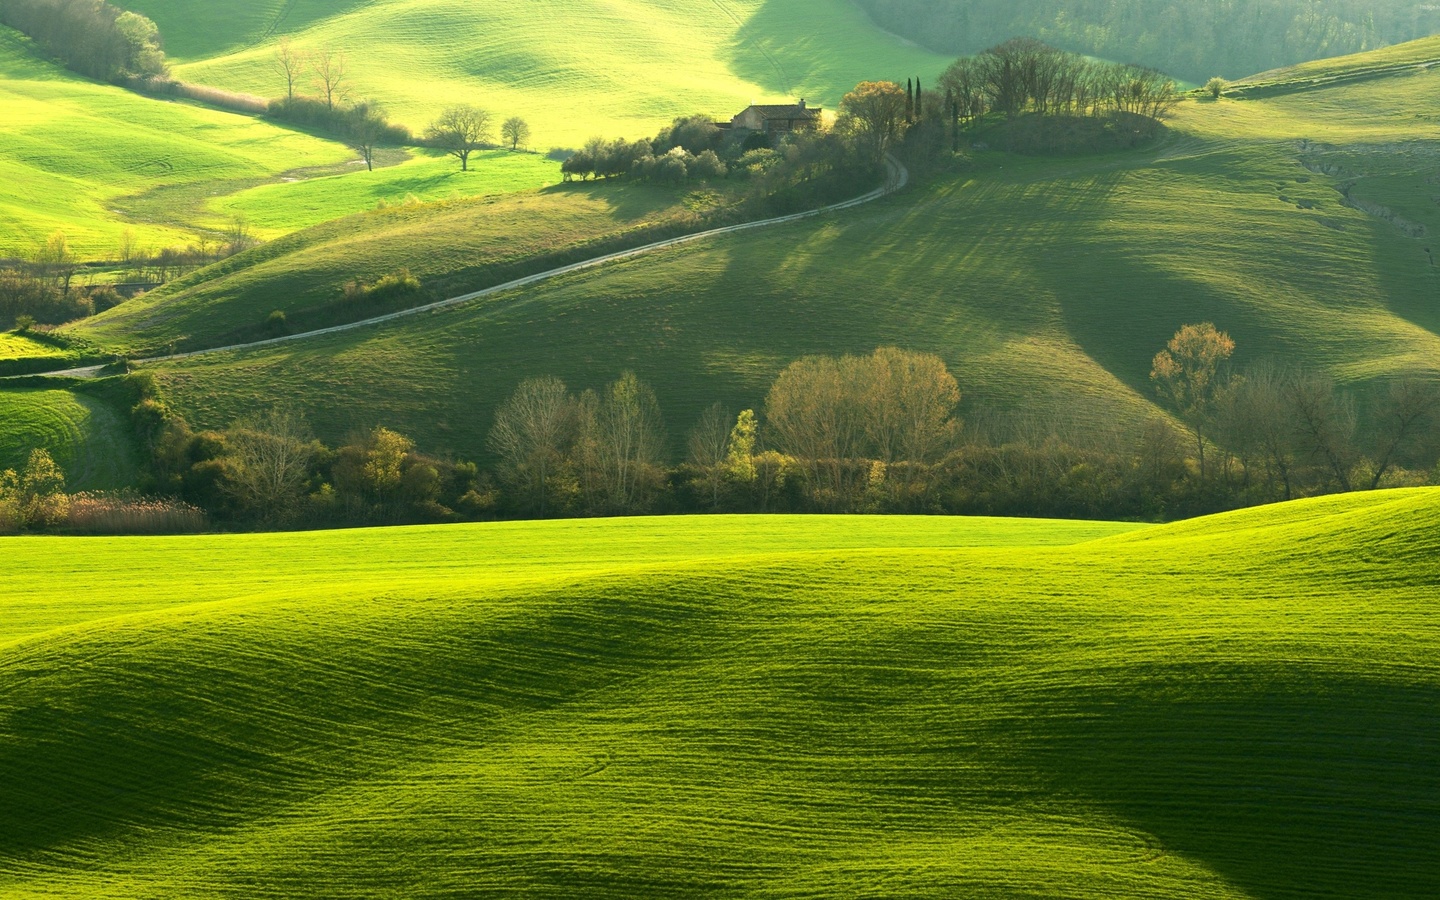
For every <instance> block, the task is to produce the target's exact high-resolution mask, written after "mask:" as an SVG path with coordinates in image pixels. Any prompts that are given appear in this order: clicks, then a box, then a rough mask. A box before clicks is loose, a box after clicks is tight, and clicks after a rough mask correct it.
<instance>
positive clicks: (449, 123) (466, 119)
mask: <svg viewBox="0 0 1440 900" xmlns="http://www.w3.org/2000/svg"><path fill="white" fill-rule="evenodd" d="M490 128H491V125H490V113H488V112H486V111H485V110H483V109H480V108H478V107H475V106H470V105H468V104H460V105H458V106H452V107H450V108H449V109H447V110H445V111H444V112H442V113H441V114H440V116H439V117H438V118H437V119H436V120H435V121H434V122H431V123H430V127H429V128H427V129H426V130H425V138H426V140H428V141H430V143H432V144H434V145H435V146H436V147H439V148H440V149H441V150H444V151H445V152H446V153H448V154H450V155H451V156H453V157H455V158H456V159H458V160H460V170H461V171H462V172H464V171H469V168H470V154H472V153H474V152H475V151H476V150H479V149H480V148H482V147H484V146H485V145H487V144H489V143H490V142H491V138H492V133H491V131H490Z"/></svg>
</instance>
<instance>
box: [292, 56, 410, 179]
mask: <svg viewBox="0 0 1440 900" xmlns="http://www.w3.org/2000/svg"><path fill="white" fill-rule="evenodd" d="M273 65H274V68H275V71H276V72H277V73H278V74H279V75H280V76H281V77H282V78H283V79H284V80H285V96H284V97H281V98H278V99H276V100H272V101H270V103H269V104H268V106H267V108H266V115H268V116H269V117H270V118H272V119H277V120H279V121H284V122H289V123H291V124H294V125H300V126H302V127H305V128H314V129H318V130H322V131H328V132H330V133H331V134H334V135H336V136H338V137H339V138H340V139H341V140H342V141H344V142H345V144H346V145H347V146H349V147H350V148H351V149H352V150H354V151H355V152H356V153H358V154H359V155H360V158H361V159H363V160H365V167H366V169H369V170H373V169H374V168H375V151H376V150H377V149H379V148H380V147H383V146H396V145H400V144H405V143H408V142H409V141H410V140H411V139H412V138H411V134H410V129H408V128H406V127H405V126H404V125H399V124H396V123H394V122H391V121H390V120H389V119H388V117H387V116H386V113H385V110H384V108H383V107H382V106H381V105H380V104H379V103H376V102H375V101H373V100H358V101H356V102H354V103H351V102H350V73H349V64H348V61H347V58H346V56H345V54H344V53H340V52H337V51H336V50H334V49H332V48H329V47H320V48H318V49H315V50H308V51H307V50H300V49H298V48H296V47H294V46H293V45H291V43H290V41H289V40H288V39H282V40H281V41H280V43H279V45H278V46H277V47H276V49H275V56H274V60H273ZM307 82H308V83H309V85H310V87H311V89H312V90H313V91H314V93H312V94H302V93H300V89H301V88H302V87H303V86H304V85H305V84H306V83H307Z"/></svg>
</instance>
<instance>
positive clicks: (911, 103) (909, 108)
mask: <svg viewBox="0 0 1440 900" xmlns="http://www.w3.org/2000/svg"><path fill="white" fill-rule="evenodd" d="M914 121H915V79H913V78H907V79H905V123H906V124H907V125H908V124H910V123H911V122H914Z"/></svg>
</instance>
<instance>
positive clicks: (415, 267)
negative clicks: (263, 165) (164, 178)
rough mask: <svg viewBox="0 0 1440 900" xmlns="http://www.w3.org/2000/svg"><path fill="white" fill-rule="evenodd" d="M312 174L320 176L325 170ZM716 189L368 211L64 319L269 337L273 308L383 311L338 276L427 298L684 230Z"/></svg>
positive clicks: (143, 336)
mask: <svg viewBox="0 0 1440 900" xmlns="http://www.w3.org/2000/svg"><path fill="white" fill-rule="evenodd" d="M505 155H507V156H508V155H509V154H505ZM485 162H488V160H486V161H485ZM375 174H377V175H379V174H380V173H379V172H377V173H375ZM457 174H458V173H457ZM351 177H352V176H346V177H345V178H342V179H340V180H341V181H345V182H350V179H351ZM482 177H483V176H482ZM440 182H441V184H442V185H443V184H444V183H445V180H444V178H443V176H442V177H441V178H440ZM462 182H463V179H462ZM352 183H353V182H352ZM312 184H313V186H314V187H315V188H317V189H319V190H323V189H324V187H325V181H324V180H322V181H319V182H314V183H312ZM309 186H310V185H307V187H309ZM712 195H713V196H712ZM245 196H246V195H244V194H242V195H240V197H239V198H237V199H240V198H245ZM292 196H293V195H292ZM322 196H323V195H322ZM718 198H719V194H718V192H713V191H709V192H704V194H703V195H702V194H695V195H691V194H687V193H677V192H676V191H673V190H670V189H665V188H656V187H651V186H648V185H643V184H637V185H628V184H622V185H611V184H606V185H600V184H595V183H590V184H571V185H565V186H554V187H551V188H549V189H546V190H543V191H538V192H535V191H527V192H518V193H514V194H509V195H504V196H491V197H484V198H473V199H460V200H453V201H450V202H439V203H431V204H425V205H418V206H417V205H405V204H402V205H400V206H395V207H390V208H386V209H376V210H371V211H370V212H367V213H363V214H359V215H354V216H350V217H347V218H342V219H337V220H335V221H332V222H328V223H326V224H324V225H320V226H317V227H314V228H310V229H307V230H305V231H302V232H300V233H297V234H294V235H290V236H288V237H285V238H283V239H280V240H277V241H274V242H272V243H270V244H267V245H264V246H262V247H259V248H257V249H255V250H252V251H250V252H248V253H246V254H243V255H241V256H237V257H233V258H231V259H229V260H227V261H225V262H223V263H221V264H219V265H216V266H212V267H210V268H208V269H203V270H201V271H199V272H195V273H193V274H192V275H190V276H188V277H186V278H182V279H179V280H177V281H173V282H171V283H169V284H167V285H165V286H163V287H162V288H160V289H158V290H155V291H152V292H150V293H149V294H146V295H145V296H144V297H142V298H139V299H137V300H133V301H130V302H128V303H124V304H121V305H120V306H117V307H115V308H114V309H111V310H108V311H107V312H105V313H103V314H101V315H99V316H96V317H94V318H92V319H87V320H85V321H83V322H81V323H79V324H77V325H76V326H74V328H73V330H74V331H75V332H76V333H77V334H83V335H84V337H85V339H86V340H87V341H92V340H93V341H95V342H98V343H99V344H101V345H104V346H106V347H107V348H110V349H113V350H116V351H120V352H124V353H129V354H136V355H146V354H150V355H153V354H156V353H159V352H164V351H165V350H167V349H169V348H171V347H174V348H175V349H178V350H182V351H184V350H193V349H201V348H205V347H214V346H219V345H224V344H227V343H234V342H238V341H241V340H254V339H258V338H261V337H266V336H267V335H266V334H264V333H263V332H262V331H261V328H262V326H263V325H264V323H265V320H266V317H267V316H269V315H270V313H271V312H272V311H273V310H277V309H278V310H280V311H282V312H284V313H285V314H286V315H287V316H288V317H289V321H290V322H291V323H292V324H294V325H295V326H297V327H306V323H308V327H319V326H322V325H331V324H335V323H336V322H340V321H354V320H356V319H358V318H364V317H366V316H370V315H375V314H376V313H377V312H383V311H385V310H374V309H369V308H366V309H364V310H361V311H358V312H357V311H354V310H352V309H348V308H346V306H345V301H344V299H343V297H344V285H345V284H346V283H347V282H349V281H351V280H353V279H359V280H361V281H362V282H364V283H367V284H370V283H374V282H375V281H376V280H377V279H379V278H381V277H382V276H384V275H387V274H390V273H392V272H396V271H399V270H400V269H409V270H410V271H411V272H412V273H413V274H414V275H415V276H416V277H417V278H419V279H421V281H422V282H423V284H424V285H425V287H426V288H427V289H428V291H429V292H430V297H429V298H430V299H443V298H444V297H447V296H453V295H458V294H460V293H464V292H466V291H469V290H473V289H476V288H481V287H488V286H490V285H494V284H503V283H504V282H506V281H507V280H509V279H511V278H514V277H516V276H517V275H520V274H529V273H530V272H532V271H536V270H537V269H539V268H545V267H547V263H546V260H549V261H550V264H558V263H559V262H574V261H578V260H579V259H584V258H588V257H589V256H591V255H594V254H598V253H600V252H602V251H604V250H606V249H615V248H616V247H617V246H622V245H623V246H632V245H634V244H636V243H641V242H643V241H644V240H645V236H646V235H650V236H651V239H654V235H656V234H665V235H667V236H668V234H669V231H668V230H667V229H669V230H685V229H693V228H694V227H698V226H696V225H695V222H696V218H695V216H696V213H695V210H696V209H697V208H703V207H705V206H708V205H709V204H710V203H711V202H718ZM285 209H286V214H287V215H288V214H291V213H293V211H294V208H293V207H286V208H285ZM424 299H426V298H415V299H414V300H413V301H412V302H411V304H410V305H417V304H418V303H420V302H423V301H424Z"/></svg>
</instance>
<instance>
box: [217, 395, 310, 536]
mask: <svg viewBox="0 0 1440 900" xmlns="http://www.w3.org/2000/svg"><path fill="white" fill-rule="evenodd" d="M226 446H227V448H228V451H229V452H228V457H229V460H230V463H231V465H230V469H229V472H228V474H227V477H226V480H225V489H226V491H227V492H229V493H230V494H231V496H233V497H234V498H235V499H236V500H237V501H238V502H239V503H240V504H241V506H243V507H244V508H246V509H247V510H250V511H251V512H253V513H255V514H256V515H258V516H259V517H261V518H263V519H267V520H271V521H284V520H285V519H287V518H289V516H290V515H291V514H292V513H293V512H294V510H295V507H296V505H297V504H298V503H299V501H300V499H301V498H302V497H303V496H304V492H305V483H306V481H307V480H308V479H309V477H310V464H311V462H312V461H313V460H314V457H315V449H314V444H313V443H312V441H311V438H310V431H309V428H308V427H307V426H306V425H305V420H304V419H303V418H302V417H301V415H300V414H299V413H298V412H297V411H295V410H293V409H287V408H275V409H271V410H269V411H268V412H266V413H264V414H263V415H261V416H259V417H257V418H252V419H247V420H244V421H241V422H239V423H237V424H236V425H234V426H233V427H232V428H231V429H230V430H229V431H228V432H226Z"/></svg>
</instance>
